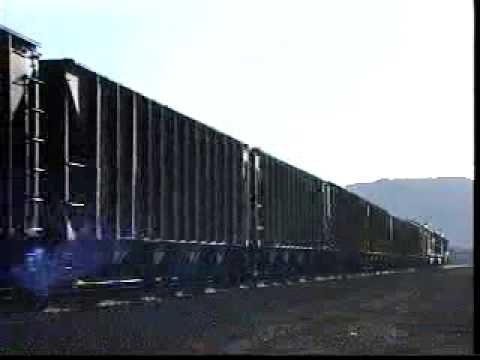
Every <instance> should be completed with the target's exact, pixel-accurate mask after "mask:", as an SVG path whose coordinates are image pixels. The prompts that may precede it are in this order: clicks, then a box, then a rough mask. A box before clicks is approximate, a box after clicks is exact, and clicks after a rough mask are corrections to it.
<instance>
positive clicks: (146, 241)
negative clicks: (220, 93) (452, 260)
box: [0, 26, 448, 291]
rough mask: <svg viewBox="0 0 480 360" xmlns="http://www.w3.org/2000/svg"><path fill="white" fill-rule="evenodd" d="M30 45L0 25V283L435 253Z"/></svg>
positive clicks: (329, 265)
mask: <svg viewBox="0 0 480 360" xmlns="http://www.w3.org/2000/svg"><path fill="white" fill-rule="evenodd" d="M39 46H40V45H39V44H38V43H37V42H35V41H34V40H31V39H29V38H27V37H25V36H23V35H21V34H18V33H17V32H15V31H13V30H11V29H8V28H6V27H3V26H2V27H0V124H1V126H0V136H1V139H0V164H1V168H0V189H1V190H0V215H1V217H0V243H1V246H2V250H1V252H0V257H1V258H0V266H1V269H0V272H1V275H0V276H1V279H0V281H1V282H2V283H3V284H4V286H7V285H5V284H8V286H21V287H27V288H30V289H34V290H35V289H37V290H38V291H45V289H47V290H49V291H54V290H55V289H59V288H65V287H67V288H70V287H73V286H82V285H85V284H89V283H95V282H99V281H101V280H102V279H110V280H111V279H120V280H122V279H123V280H125V279H127V280H128V279H132V278H133V279H139V281H142V282H143V283H144V284H145V285H148V284H149V285H150V286H151V285H154V284H156V283H158V281H166V282H167V283H172V282H176V283H179V284H183V285H185V286H188V284H193V283H198V282H205V281H206V282H210V283H212V282H213V283H215V284H218V283H221V284H224V285H228V286H230V285H235V284H243V283H245V282H249V281H255V280H256V279H290V278H292V277H300V276H314V275H316V274H323V273H341V272H355V271H365V270H372V269H388V268H401V267H409V266H428V265H436V264H442V263H445V262H446V261H447V255H448V251H447V248H448V241H447V239H446V238H445V237H444V236H443V235H442V234H440V233H438V232H435V231H433V230H432V229H430V228H427V227H425V226H424V225H421V224H417V223H414V222H411V221H407V220H403V219H400V218H397V217H395V216H392V215H390V214H389V213H388V212H387V211H385V210H384V209H382V208H380V207H379V206H377V205H375V204H373V203H370V202H368V201H366V200H365V199H362V198H361V197H359V196H357V195H355V194H353V193H350V192H348V191H347V190H345V189H343V188H341V187H339V186H337V185H335V184H333V183H331V182H328V181H325V180H322V179H320V178H318V177H317V176H315V175H312V174H309V173H307V172H305V171H303V170H301V169H298V168H296V167H294V166H291V165H290V164H287V163H285V162H283V161H281V160H279V159H277V158H275V157H274V156H272V155H270V154H268V153H266V152H264V151H262V150H261V149H258V148H255V147H250V146H249V145H247V144H245V143H242V142H241V141H238V140H236V139H234V138H232V137H230V136H228V135H226V134H224V133H222V132H220V131H218V130H217V129H214V128H212V127H209V126H207V125H205V124H203V123H201V122H199V121H196V120H194V119H191V118H189V117H188V116H186V115H183V114H181V113H179V112H177V111H175V110H173V109H171V108H169V107H168V106H165V105H162V104H160V103H158V102H156V101H154V100H152V99H149V98H146V97H145V96H143V95H141V94H140V93H137V92H135V91H133V90H131V89H129V88H127V87H125V86H122V85H121V84H119V83H117V82H115V81H113V80H111V79H109V78H107V77H105V76H103V75H100V74H98V73H96V72H94V71H92V70H90V69H88V68H87V67H86V66H83V65H81V64H79V63H77V62H75V61H74V60H72V59H56V60H41V55H40V53H39V52H38V51H39ZM40 274H41V276H40ZM39 289H40V290H39ZM42 289H43V290H42Z"/></svg>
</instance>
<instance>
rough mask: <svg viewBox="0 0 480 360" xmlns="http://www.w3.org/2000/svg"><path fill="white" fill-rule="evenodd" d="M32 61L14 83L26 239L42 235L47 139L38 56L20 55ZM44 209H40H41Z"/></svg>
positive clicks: (32, 54)
mask: <svg viewBox="0 0 480 360" xmlns="http://www.w3.org/2000/svg"><path fill="white" fill-rule="evenodd" d="M23 56H25V57H27V58H29V59H30V60H31V73H30V75H28V74H27V75H25V76H24V77H23V81H21V82H14V85H17V86H22V87H23V88H24V91H23V100H24V106H25V110H24V111H25V120H24V121H25V204H24V210H25V216H24V232H25V234H26V235H27V236H28V237H29V238H38V237H41V236H43V234H44V232H45V228H44V226H43V224H42V219H41V214H45V213H46V210H45V202H46V199H45V197H44V193H42V191H41V184H42V176H43V175H44V174H45V173H46V171H47V170H46V169H45V168H44V167H42V164H41V153H42V147H43V146H45V143H46V139H45V138H44V137H42V135H43V134H42V131H41V127H42V122H43V117H44V115H45V111H44V110H42V109H41V108H40V96H39V86H40V85H43V84H44V82H43V81H41V80H40V79H39V68H38V66H39V64H38V60H39V57H40V54H38V53H37V52H33V51H32V52H31V53H30V54H29V55H23ZM42 207H43V208H42Z"/></svg>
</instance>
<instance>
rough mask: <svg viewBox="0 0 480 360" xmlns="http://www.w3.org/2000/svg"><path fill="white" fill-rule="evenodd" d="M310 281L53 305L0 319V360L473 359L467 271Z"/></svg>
mask: <svg viewBox="0 0 480 360" xmlns="http://www.w3.org/2000/svg"><path fill="white" fill-rule="evenodd" d="M320 280H322V281H313V282H308V283H296V284H292V285H285V284H282V285H280V286H270V287H264V288H255V289H229V290H228V291H219V292H217V293H213V294H207V295H198V296H196V295H194V296H193V297H185V298H174V297H165V296H162V294H160V293H155V294H149V297H147V298H145V294H144V293H140V292H138V291H137V292H131V293H129V294H128V296H126V295H118V296H116V297H113V296H111V295H109V296H108V298H103V299H99V298H96V299H90V300H88V301H87V300H82V299H75V300H62V301H59V302H57V303H56V304H51V305H50V306H49V308H47V309H46V311H44V312H42V313H30V314H10V315H8V316H7V315H6V314H3V315H1V316H0V354H241V353H244V354H271V355H273V354H279V355H287V354H399V355H400V354H472V353H473V269H472V268H457V269H449V270H446V269H438V270H434V271H433V270H422V271H420V270H418V271H416V272H409V273H407V272H404V273H400V274H383V275H375V276H369V277H358V278H350V279H348V278H347V279H342V280H325V281H323V280H324V279H320ZM122 296H123V298H122ZM142 297H144V298H143V299H142ZM107 300H117V301H118V302H117V303H116V304H115V303H114V302H112V301H110V302H109V301H107ZM61 309H64V311H67V310H68V311H69V312H58V311H61ZM65 309H67V310H65ZM55 311H57V312H55Z"/></svg>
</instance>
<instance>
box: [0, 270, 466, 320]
mask: <svg viewBox="0 0 480 360" xmlns="http://www.w3.org/2000/svg"><path fill="white" fill-rule="evenodd" d="M443 268H444V269H445V270H448V269H453V268H458V266H456V267H446V266H445V267H443ZM416 271H417V269H415V268H407V269H401V270H384V271H370V272H360V273H350V274H330V275H323V276H315V277H299V278H297V279H283V280H280V279H258V280H257V281H255V282H252V283H250V284H241V285H239V286H236V287H230V288H219V287H215V286H213V285H211V284H203V286H202V284H196V285H197V286H192V287H183V288H180V287H178V286H175V284H174V285H173V286H170V287H168V286H166V287H159V286H158V287H154V288H151V289H145V288H143V287H142V286H141V281H138V280H139V279H124V280H103V281H99V282H96V285H98V287H96V288H95V287H93V286H92V285H94V284H93V283H92V282H91V283H88V285H90V287H85V288H81V289H78V288H77V291H76V292H74V293H73V294H56V296H52V298H51V299H49V300H48V302H45V303H43V304H42V305H41V306H39V307H35V306H34V304H29V305H30V306H28V305H23V304H22V305H20V306H19V305H18V304H17V305H16V306H13V307H12V306H11V307H10V309H8V307H7V308H5V307H4V308H3V309H2V310H0V314H3V315H4V316H7V318H8V319H6V320H5V321H6V322H7V323H10V322H22V321H29V320H34V319H35V317H36V316H38V315H39V314H42V313H43V314H61V313H69V312H81V311H88V310H93V309H96V310H99V311H101V310H105V309H112V308H122V307H127V306H139V305H142V306H143V305H159V304H161V303H162V302H163V301H166V300H170V299H191V298H195V297H198V296H215V294H221V293H228V292H230V291H234V290H236V289H241V290H242V291H248V290H250V291H253V290H257V289H264V288H271V287H288V286H302V285H304V286H305V285H307V286H308V284H313V283H321V282H331V281H342V280H354V279H365V278H368V277H372V276H386V275H393V274H402V273H403V274H404V273H414V272H416ZM112 284H116V285H117V286H116V287H101V286H105V285H112ZM121 284H124V285H125V284H129V285H130V286H121ZM131 284H136V285H137V286H131ZM83 285H87V284H86V282H84V284H83ZM2 290H3V295H4V298H3V300H5V298H8V299H9V300H13V298H12V295H5V294H6V293H8V292H9V291H10V292H11V291H12V290H13V289H12V288H9V289H0V296H1V295H2ZM22 314H24V315H25V316H23V317H22ZM12 316H13V318H12ZM5 321H1V322H2V323H5Z"/></svg>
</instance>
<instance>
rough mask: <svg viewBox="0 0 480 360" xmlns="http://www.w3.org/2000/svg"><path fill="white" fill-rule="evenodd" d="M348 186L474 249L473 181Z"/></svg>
mask: <svg viewBox="0 0 480 360" xmlns="http://www.w3.org/2000/svg"><path fill="white" fill-rule="evenodd" d="M346 188H347V190H349V191H351V192H353V193H355V194H357V195H359V196H361V197H363V198H364V199H366V200H369V201H371V202H373V203H375V204H377V205H379V206H381V207H382V208H384V209H386V210H387V211H388V212H390V213H391V214H392V215H395V216H398V217H401V218H408V219H414V220H419V221H428V222H429V223H431V224H432V225H433V227H434V228H435V229H437V230H441V231H442V232H443V233H445V235H446V237H447V238H448V239H449V240H450V246H452V247H456V248H463V249H471V248H472V246H473V181H472V180H470V179H467V178H462V177H440V178H426V179H392V180H389V179H381V180H377V181H375V182H372V183H359V184H352V185H348V186H347V187H346Z"/></svg>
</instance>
